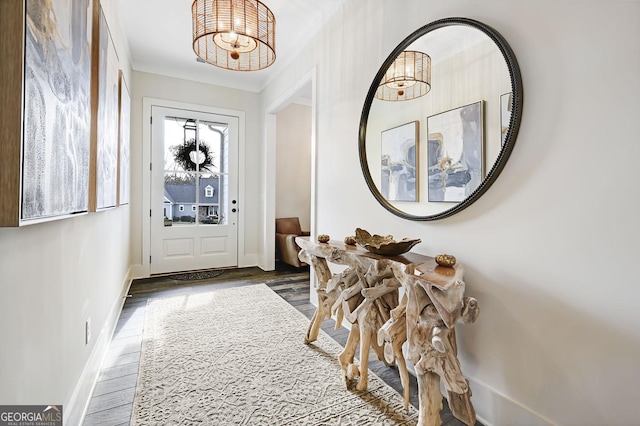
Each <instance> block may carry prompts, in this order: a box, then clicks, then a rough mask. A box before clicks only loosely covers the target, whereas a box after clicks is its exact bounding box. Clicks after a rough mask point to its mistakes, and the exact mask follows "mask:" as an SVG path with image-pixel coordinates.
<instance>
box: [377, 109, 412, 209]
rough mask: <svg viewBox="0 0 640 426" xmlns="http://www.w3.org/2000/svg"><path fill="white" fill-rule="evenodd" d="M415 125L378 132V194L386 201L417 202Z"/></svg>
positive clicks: (405, 125)
mask: <svg viewBox="0 0 640 426" xmlns="http://www.w3.org/2000/svg"><path fill="white" fill-rule="evenodd" d="M418 140H419V139H418V122H417V121H412V122H410V123H406V124H403V125H401V126H398V127H394V128H392V129H388V130H385V131H383V132H382V134H381V137H380V145H381V146H380V162H381V164H380V165H381V171H382V179H381V192H382V196H383V197H384V198H385V199H386V200H388V201H409V202H416V201H418V164H417V162H418V143H417V141H418Z"/></svg>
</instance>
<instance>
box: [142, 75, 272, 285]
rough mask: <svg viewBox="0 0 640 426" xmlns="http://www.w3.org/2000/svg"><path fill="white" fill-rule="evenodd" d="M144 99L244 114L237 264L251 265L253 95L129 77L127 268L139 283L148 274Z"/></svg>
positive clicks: (255, 143)
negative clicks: (241, 236) (241, 228)
mask: <svg viewBox="0 0 640 426" xmlns="http://www.w3.org/2000/svg"><path fill="white" fill-rule="evenodd" d="M145 97H148V98H155V99H164V100H169V101H176V102H183V103H189V104H194V105H204V106H209V107H219V108H227V109H233V110H240V111H244V112H245V119H246V126H245V156H244V163H243V162H242V161H241V164H240V176H239V190H240V199H239V209H240V220H244V224H241V225H240V226H244V235H245V238H244V240H243V243H244V251H243V252H242V253H238V262H239V266H254V265H256V264H257V254H256V253H257V251H258V243H257V238H256V235H257V234H258V226H259V221H258V217H259V215H258V211H259V207H258V206H259V203H260V199H261V195H260V189H261V186H260V176H259V174H258V170H259V152H260V148H259V137H258V133H259V129H260V115H259V114H258V104H259V97H258V94H257V93H254V92H247V91H242V90H236V89H230V88H226V87H219V86H213V85H210V84H205V83H196V82H192V81H188V80H181V79H177V78H173V77H166V76H160V75H157V74H149V73H145V72H140V71H134V72H133V91H132V96H131V163H132V165H131V182H132V187H131V212H132V213H131V231H132V232H131V263H132V264H133V265H134V269H133V270H134V275H135V276H136V277H144V276H148V274H149V262H148V259H149V258H148V253H147V255H144V247H143V246H144V241H143V235H144V232H143V227H145V226H146V227H148V226H149V225H148V224H149V221H148V220H149V212H148V208H149V207H148V200H146V202H147V204H146V206H147V207H146V208H145V207H144V206H145V200H144V199H143V195H144V192H143V182H144V178H143V173H149V164H148V163H147V164H143V163H144V161H143V144H149V143H150V141H149V140H144V138H143V126H144V125H147V126H148V125H149V122H148V121H145V120H144V118H143V108H142V107H143V101H142V99H143V98H145ZM147 194H148V192H147ZM242 194H244V196H243V195H242ZM145 212H146V215H145ZM241 245H242V244H241Z"/></svg>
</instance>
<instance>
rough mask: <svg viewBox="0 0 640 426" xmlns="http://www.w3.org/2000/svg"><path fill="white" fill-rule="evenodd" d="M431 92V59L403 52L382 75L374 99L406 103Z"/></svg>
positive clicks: (418, 53) (424, 55) (411, 51)
mask: <svg viewBox="0 0 640 426" xmlns="http://www.w3.org/2000/svg"><path fill="white" fill-rule="evenodd" d="M430 90H431V57H429V55H427V54H426V53H422V52H416V51H413V50H405V51H404V52H402V53H400V54H399V55H398V57H397V58H396V59H395V60H394V61H393V63H392V64H391V66H390V67H389V69H388V70H387V72H386V73H385V74H384V77H383V78H382V81H380V85H379V86H378V90H377V91H376V98H377V99H380V100H383V101H408V100H411V99H416V98H419V97H420V96H424V95H426V94H427V93H429V91H430Z"/></svg>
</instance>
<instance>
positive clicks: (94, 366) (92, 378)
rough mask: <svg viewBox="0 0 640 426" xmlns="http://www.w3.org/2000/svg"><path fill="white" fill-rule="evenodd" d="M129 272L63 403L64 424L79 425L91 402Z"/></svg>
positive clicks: (120, 310)
mask: <svg viewBox="0 0 640 426" xmlns="http://www.w3.org/2000/svg"><path fill="white" fill-rule="evenodd" d="M131 274H132V271H131V268H129V270H128V271H127V275H126V278H125V279H124V282H123V286H122V290H121V292H120V297H119V298H118V300H116V301H115V303H114V304H113V307H112V308H111V312H110V313H109V317H108V318H107V321H106V323H105V324H104V325H103V326H102V328H101V329H100V333H99V335H98V337H97V340H96V344H95V346H94V347H93V350H92V352H91V355H90V356H89V359H88V360H87V363H86V364H85V367H84V369H83V370H82V374H81V376H80V380H78V383H77V385H76V387H75V389H74V391H73V394H72V395H71V400H70V401H69V402H68V403H67V404H66V405H65V411H64V417H65V418H64V424H65V425H81V424H82V422H83V420H84V416H85V415H86V412H87V409H88V408H89V403H90V402H91V395H92V394H93V389H94V387H95V385H96V382H97V380H98V376H99V374H100V368H101V367H102V362H103V361H104V358H105V356H106V354H107V351H108V350H109V344H110V343H111V338H112V337H113V333H114V332H115V329H116V325H117V324H118V318H120V313H121V312H122V307H123V306H124V302H125V300H126V297H127V294H128V293H129V287H130V286H131V281H132V279H131V278H130V277H131ZM67 407H69V408H67Z"/></svg>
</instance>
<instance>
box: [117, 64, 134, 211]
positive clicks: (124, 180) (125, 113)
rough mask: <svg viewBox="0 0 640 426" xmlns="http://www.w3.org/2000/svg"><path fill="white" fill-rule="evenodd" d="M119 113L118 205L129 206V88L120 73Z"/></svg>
mask: <svg viewBox="0 0 640 426" xmlns="http://www.w3.org/2000/svg"><path fill="white" fill-rule="evenodd" d="M119 87H120V109H119V110H120V113H119V117H118V133H119V137H120V139H119V141H118V205H119V206H122V205H125V204H129V187H130V182H131V181H130V179H131V178H130V173H131V172H130V153H129V152H130V136H129V132H130V130H131V97H130V95H129V88H128V87H127V83H126V81H125V79H124V74H123V73H122V71H120V85H119Z"/></svg>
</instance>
